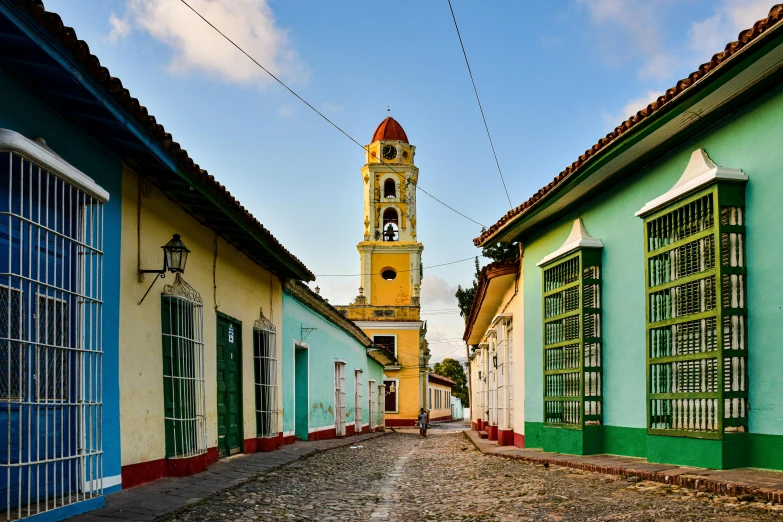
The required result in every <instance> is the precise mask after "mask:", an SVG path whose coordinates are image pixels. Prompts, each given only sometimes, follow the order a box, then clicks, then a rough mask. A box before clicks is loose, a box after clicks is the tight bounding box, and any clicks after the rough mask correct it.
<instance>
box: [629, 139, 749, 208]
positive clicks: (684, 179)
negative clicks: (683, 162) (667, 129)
mask: <svg viewBox="0 0 783 522" xmlns="http://www.w3.org/2000/svg"><path fill="white" fill-rule="evenodd" d="M716 181H729V182H733V183H745V182H746V181H748V176H747V174H745V173H744V172H742V169H727V168H724V167H719V166H718V165H716V164H715V162H714V161H712V160H711V159H710V157H709V156H708V155H707V152H706V151H705V150H704V149H696V150H694V151H693V153H692V154H691V159H690V160H689V161H688V166H687V167H685V172H683V173H682V176H680V179H679V181H677V183H675V184H674V186H673V187H672V188H670V189H669V190H668V192H666V193H665V194H664V195H663V196H659V197H657V198H655V199H654V200H652V201H648V202H647V204H646V205H644V206H643V207H642V208H641V210H639V211H638V212H637V213H636V215H637V216H638V217H644V216H646V215H647V214H650V213H652V212H655V211H656V210H658V209H659V208H661V207H663V206H665V205H668V204H669V203H671V202H673V201H677V200H678V199H682V198H684V197H685V196H687V195H688V194H690V193H692V192H695V191H696V190H698V189H700V188H702V187H704V186H706V185H709V184H710V183H714V182H716Z"/></svg>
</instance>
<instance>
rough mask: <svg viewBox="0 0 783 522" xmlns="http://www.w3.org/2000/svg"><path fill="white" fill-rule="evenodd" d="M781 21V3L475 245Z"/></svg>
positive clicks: (556, 178) (519, 207)
mask: <svg viewBox="0 0 783 522" xmlns="http://www.w3.org/2000/svg"><path fill="white" fill-rule="evenodd" d="M781 20H783V4H777V5H775V6H773V7H772V8H771V9H770V10H769V15H768V16H767V17H766V18H763V19H761V20H759V21H757V22H756V23H755V24H753V27H751V28H749V29H745V30H743V31H740V33H739V35H738V37H737V40H736V41H733V42H729V43H728V44H726V47H725V48H724V50H723V51H721V52H718V53H715V54H714V55H713V56H712V59H711V60H710V61H709V62H705V63H703V64H701V65H700V66H699V68H698V69H697V70H696V71H694V72H692V73H691V74H689V75H688V76H687V77H686V78H683V79H681V80H680V81H678V82H677V83H676V84H675V85H674V86H673V87H670V88H669V89H667V90H666V92H665V93H664V94H663V95H661V96H659V97H658V98H657V99H656V100H655V101H653V102H651V103H649V104H648V105H647V107H644V108H643V109H641V110H639V111H638V112H637V113H636V114H634V115H632V116H631V117H629V118H628V119H627V120H625V121H624V122H622V123H621V124H620V125H618V126H617V127H615V129H614V130H613V131H612V132H610V133H609V134H607V135H606V136H604V137H603V138H601V139H600V140H598V142H597V143H596V144H595V145H593V146H592V147H590V148H589V149H587V150H586V151H585V153H584V154H582V155H581V156H579V158H577V160H576V161H574V162H573V163H571V165H569V166H568V167H566V169H565V170H563V171H562V172H561V173H560V174H558V175H557V176H555V178H554V179H553V180H552V182H550V183H549V184H548V185H546V186H545V187H542V188H541V189H540V190H539V191H538V192H536V193H535V194H533V195H532V196H531V197H530V198H529V199H528V200H527V201H525V202H523V203H522V204H521V205H519V206H517V207H515V208H513V209H511V210H509V211H508V212H507V213H506V214H505V215H504V216H503V217H501V218H500V219H499V220H498V221H497V223H495V224H494V225H492V226H491V227H489V228H488V229H487V230H485V231H483V232H482V233H481V235H480V236H479V237H477V238H475V239H474V240H473V244H474V245H475V246H480V245H481V244H483V243H484V242H485V241H486V240H487V239H489V238H490V237H492V236H493V235H494V234H495V233H496V232H497V231H499V230H500V229H501V228H502V227H503V225H505V224H506V223H508V222H509V221H511V220H512V219H513V218H515V217H517V216H519V215H521V214H523V213H525V212H526V211H527V210H529V209H530V208H531V207H533V206H534V205H535V204H536V203H537V202H538V201H540V200H541V199H542V198H543V197H544V196H546V195H547V194H548V193H549V192H551V191H552V190H553V189H554V188H555V187H557V186H559V185H561V184H562V183H563V182H565V181H566V180H568V179H570V178H571V177H572V176H573V175H574V174H575V173H576V172H577V171H581V167H582V166H583V165H584V164H585V163H587V162H588V160H590V159H592V158H593V157H595V156H596V154H598V153H599V152H601V151H602V150H604V149H606V148H607V147H608V146H609V145H611V144H613V143H615V142H616V141H617V140H619V139H620V138H621V137H623V136H624V135H625V134H626V133H627V132H628V131H630V130H631V129H632V128H633V127H634V126H636V125H637V124H638V123H640V122H642V121H644V120H645V119H647V118H649V117H651V116H652V115H653V114H656V113H658V112H659V111H660V110H661V109H662V108H663V107H664V106H666V105H668V104H669V103H670V102H671V101H672V100H674V99H675V98H676V97H678V96H679V95H680V94H682V92H684V91H685V90H687V89H688V88H690V87H691V86H693V85H694V84H695V83H697V81H698V80H701V79H702V78H704V77H705V76H707V75H708V74H709V73H710V72H712V71H714V70H715V69H717V68H718V67H719V66H720V65H721V64H723V63H725V62H726V61H727V60H728V59H729V58H731V57H732V56H733V55H735V54H737V53H738V52H739V51H740V50H741V49H744V48H745V47H747V46H748V45H750V44H751V43H752V42H754V41H755V40H757V39H758V37H759V36H760V35H762V34H763V33H765V32H766V31H767V30H769V29H770V28H772V27H773V26H775V25H776V24H778V23H779V22H780V21H781Z"/></svg>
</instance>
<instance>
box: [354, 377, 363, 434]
mask: <svg viewBox="0 0 783 522" xmlns="http://www.w3.org/2000/svg"><path fill="white" fill-rule="evenodd" d="M363 374H364V370H362V369H361V368H354V370H353V412H354V413H353V422H354V433H356V434H357V435H358V434H359V433H361V432H362V416H363V415H364V408H363V406H364V395H363V394H362V375H363Z"/></svg>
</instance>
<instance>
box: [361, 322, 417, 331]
mask: <svg viewBox="0 0 783 522" xmlns="http://www.w3.org/2000/svg"><path fill="white" fill-rule="evenodd" d="M354 324H356V326H358V327H359V328H361V329H362V330H420V329H421V327H422V326H423V325H424V323H423V322H421V321H401V322H393V321H354Z"/></svg>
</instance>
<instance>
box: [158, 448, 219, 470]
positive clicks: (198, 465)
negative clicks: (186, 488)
mask: <svg viewBox="0 0 783 522" xmlns="http://www.w3.org/2000/svg"><path fill="white" fill-rule="evenodd" d="M217 459H218V450H217V448H209V449H207V452H206V453H204V454H202V455H197V456H195V457H190V458H187V459H167V460H166V475H167V476H169V477H187V476H188V475H195V474H196V473H201V472H202V471H204V470H205V469H207V466H209V465H210V464H212V463H214V462H217Z"/></svg>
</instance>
